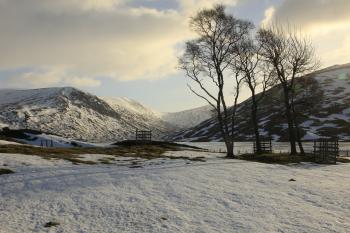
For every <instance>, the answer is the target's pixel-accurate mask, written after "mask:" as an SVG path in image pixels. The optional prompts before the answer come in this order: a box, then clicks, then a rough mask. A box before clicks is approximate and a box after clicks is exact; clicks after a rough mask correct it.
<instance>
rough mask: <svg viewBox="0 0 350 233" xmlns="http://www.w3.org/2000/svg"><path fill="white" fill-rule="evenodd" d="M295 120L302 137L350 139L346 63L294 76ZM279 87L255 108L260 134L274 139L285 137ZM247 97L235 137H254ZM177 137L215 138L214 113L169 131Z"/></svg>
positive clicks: (349, 68) (217, 135)
mask: <svg viewBox="0 0 350 233" xmlns="http://www.w3.org/2000/svg"><path fill="white" fill-rule="evenodd" d="M296 88H297V89H298V92H299V93H298V96H299V97H298V99H297V100H296V102H303V105H300V106H299V107H298V106H297V109H296V110H297V112H298V119H297V120H298V123H299V124H300V127H301V131H302V132H301V133H302V137H303V140H312V139H318V138H327V137H338V138H339V139H340V140H350V64H345V65H336V66H332V67H328V68H325V69H322V70H319V71H316V72H314V73H312V74H309V75H306V76H305V77H302V78H299V79H298V80H297V84H296ZM281 99H282V90H281V87H280V86H279V85H277V86H276V87H274V88H271V89H270V90H268V91H267V93H266V97H265V99H264V101H263V102H262V103H261V106H260V108H259V125H260V126H261V132H260V133H261V135H262V136H263V137H265V138H267V137H272V138H273V139H274V140H280V141H286V140H288V133H287V125H286V122H285V119H284V106H283V104H282V101H281ZM250 101H251V100H250V99H248V100H246V101H244V102H242V103H241V104H239V106H238V114H237V128H236V130H237V132H236V135H237V140H241V141H245V140H252V139H253V138H254V136H253V132H252V126H251V125H252V124H251V121H250V119H251V117H250ZM172 139H173V140H177V141H219V140H221V134H220V131H219V127H218V122H217V120H216V117H215V116H214V117H212V118H210V119H208V120H206V121H204V122H202V123H200V124H199V125H197V126H195V127H192V128H190V129H186V130H183V131H182V132H180V133H177V134H175V135H173V137H172Z"/></svg>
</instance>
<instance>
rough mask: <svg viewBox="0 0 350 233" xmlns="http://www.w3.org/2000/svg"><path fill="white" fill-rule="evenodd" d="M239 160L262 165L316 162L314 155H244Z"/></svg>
mask: <svg viewBox="0 0 350 233" xmlns="http://www.w3.org/2000/svg"><path fill="white" fill-rule="evenodd" d="M238 159H242V160H248V161H255V162H261V163H270V164H290V163H301V162H314V161H315V159H314V156H312V155H305V156H300V155H290V154H286V153H281V154H260V155H256V154H243V155H240V156H238Z"/></svg>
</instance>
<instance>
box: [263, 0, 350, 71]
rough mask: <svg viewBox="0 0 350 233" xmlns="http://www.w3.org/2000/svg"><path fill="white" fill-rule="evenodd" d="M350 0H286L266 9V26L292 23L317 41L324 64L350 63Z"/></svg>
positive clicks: (317, 47)
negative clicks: (275, 23) (276, 23)
mask: <svg viewBox="0 0 350 233" xmlns="http://www.w3.org/2000/svg"><path fill="white" fill-rule="evenodd" d="M349 9H350V1H348V0H332V1H330V0H308V1H304V0H284V1H283V2H282V3H281V4H280V5H278V6H271V7H269V8H268V9H266V11H265V19H264V20H263V21H262V24H263V25H267V24H269V23H272V22H278V23H280V24H291V25H292V26H296V27H297V28H300V30H301V31H302V32H303V33H305V34H307V35H309V36H310V37H311V39H312V40H313V41H314V44H315V47H316V50H317V52H318V54H319V57H320V58H321V61H322V64H323V66H330V65H334V64H341V63H348V62H350V56H349V54H350V48H349V45H348V43H349V41H350V14H349Z"/></svg>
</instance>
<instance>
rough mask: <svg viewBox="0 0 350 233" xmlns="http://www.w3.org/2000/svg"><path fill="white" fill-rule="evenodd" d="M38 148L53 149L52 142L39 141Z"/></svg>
mask: <svg viewBox="0 0 350 233" xmlns="http://www.w3.org/2000/svg"><path fill="white" fill-rule="evenodd" d="M40 146H41V147H53V141H52V140H45V139H42V140H41V141H40Z"/></svg>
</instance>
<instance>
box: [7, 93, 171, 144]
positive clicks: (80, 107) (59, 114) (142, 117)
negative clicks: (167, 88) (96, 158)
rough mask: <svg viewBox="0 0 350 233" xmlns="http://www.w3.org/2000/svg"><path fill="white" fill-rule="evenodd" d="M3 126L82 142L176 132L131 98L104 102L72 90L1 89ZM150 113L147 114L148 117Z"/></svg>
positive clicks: (158, 136) (157, 135)
mask: <svg viewBox="0 0 350 233" xmlns="http://www.w3.org/2000/svg"><path fill="white" fill-rule="evenodd" d="M0 108H1V112H0V125H1V126H2V127H3V126H9V127H10V128H14V129H25V128H28V129H34V130H40V131H44V132H47V133H51V134H55V135H60V136H63V137H66V138H73V139H77V140H82V141H91V142H105V141H114V140H121V139H128V138H132V137H133V134H134V132H135V129H136V128H139V129H140V128H141V129H144V128H147V129H151V130H153V134H154V136H155V138H162V137H163V136H164V135H165V134H168V131H169V130H172V129H173V127H171V126H170V125H169V124H168V123H165V122H164V121H162V120H161V119H160V118H159V117H157V116H156V115H155V114H152V112H151V110H147V109H146V108H145V107H143V106H142V105H141V104H138V103H136V102H135V101H131V100H127V99H114V100H111V99H106V100H104V99H101V98H98V97H96V96H94V95H91V94H89V93H86V92H83V91H80V90H77V89H75V88H71V87H64V88H42V89H33V90H0ZM145 113H147V114H145Z"/></svg>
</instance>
